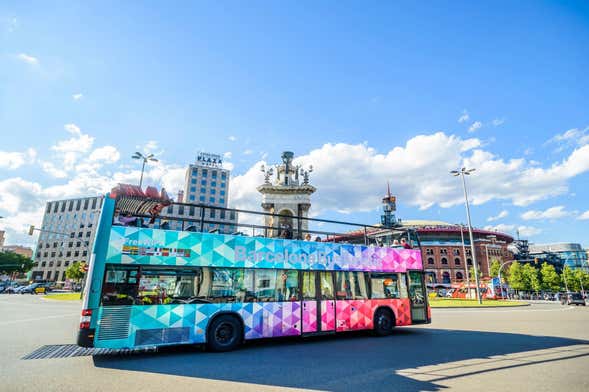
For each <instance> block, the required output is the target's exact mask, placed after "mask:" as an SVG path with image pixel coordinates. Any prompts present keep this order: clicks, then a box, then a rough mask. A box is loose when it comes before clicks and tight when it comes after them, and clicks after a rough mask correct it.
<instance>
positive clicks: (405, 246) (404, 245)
mask: <svg viewBox="0 0 589 392" xmlns="http://www.w3.org/2000/svg"><path fill="white" fill-rule="evenodd" d="M401 245H402V246H403V248H405V249H412V248H413V247H412V246H411V244H409V243H408V242H407V240H406V239H405V238H401Z"/></svg>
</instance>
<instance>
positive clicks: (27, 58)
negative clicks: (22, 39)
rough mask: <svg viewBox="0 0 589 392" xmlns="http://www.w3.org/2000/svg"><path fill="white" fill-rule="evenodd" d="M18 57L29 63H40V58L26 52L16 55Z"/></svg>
mask: <svg viewBox="0 0 589 392" xmlns="http://www.w3.org/2000/svg"><path fill="white" fill-rule="evenodd" d="M16 58H17V59H19V60H20V61H22V62H25V63H27V64H29V65H39V59H37V58H36V57H34V56H31V55H28V54H26V53H19V54H17V55H16Z"/></svg>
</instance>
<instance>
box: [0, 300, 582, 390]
mask: <svg viewBox="0 0 589 392" xmlns="http://www.w3.org/2000/svg"><path fill="white" fill-rule="evenodd" d="M78 318H79V305H78V304H75V303H71V302H57V301H48V300H42V299H41V297H40V296H29V295H24V296H20V295H14V296H7V295H0V391H11V392H12V391H166V392H177V391H184V390H190V391H224V392H227V391H233V390H236V391H268V390H283V389H286V388H294V389H307V390H330V391H348V390H349V391H376V390H383V391H384V390H386V391H439V390H445V389H450V390H470V391H478V390H480V391H526V390H529V391H556V390H562V391H567V392H568V391H589V374H588V372H589V306H588V307H586V308H585V307H566V306H561V305H559V304H534V305H532V306H529V307H525V308H510V309H482V310H469V309H447V310H446V309H436V310H434V311H433V319H434V323H433V324H431V325H428V326H420V327H411V328H398V329H397V330H396V334H395V335H394V336H390V337H385V338H376V337H372V336H370V335H369V334H366V333H357V334H352V335H344V336H341V337H327V338H313V339H305V340H301V339H294V340H293V339H286V340H279V341H264V342H256V343H250V344H247V345H246V346H245V347H243V348H241V349H240V350H237V351H234V352H230V353H223V354H215V353H207V352H202V351H200V350H198V349H194V348H186V347H185V348H175V349H168V350H166V351H164V352H158V353H150V354H140V355H127V356H95V357H91V356H86V357H74V358H58V359H37V360H23V359H21V358H22V357H23V356H25V355H27V354H29V353H30V352H32V351H34V350H35V349H37V348H39V347H40V346H43V345H50V344H70V343H73V342H74V337H75V332H76V326H77V322H78Z"/></svg>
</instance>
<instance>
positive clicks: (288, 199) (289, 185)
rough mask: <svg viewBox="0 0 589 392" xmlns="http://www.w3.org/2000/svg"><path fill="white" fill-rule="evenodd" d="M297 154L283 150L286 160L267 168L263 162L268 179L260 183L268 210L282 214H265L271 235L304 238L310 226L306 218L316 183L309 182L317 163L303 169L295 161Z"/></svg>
mask: <svg viewBox="0 0 589 392" xmlns="http://www.w3.org/2000/svg"><path fill="white" fill-rule="evenodd" d="M293 157H294V154H293V153H292V152H290V151H285V152H283V153H282V164H280V165H276V166H274V167H270V168H266V167H264V166H262V172H263V173H264V183H263V184H262V185H260V186H258V188H257V189H258V192H260V193H261V194H262V208H263V209H264V212H269V213H271V214H278V215H281V216H280V217H272V216H265V217H264V225H265V226H268V227H272V229H269V231H268V232H267V233H266V235H267V236H268V237H285V238H295V239H296V238H298V239H304V236H305V233H306V231H307V230H308V228H309V224H308V221H307V220H306V219H298V218H306V217H307V215H308V212H309V208H310V207H311V194H313V192H315V190H316V189H315V187H314V186H312V185H310V184H309V173H311V172H312V171H313V167H312V166H310V167H309V168H308V169H306V170H305V169H303V168H302V167H301V166H300V165H297V166H295V165H294V164H293V162H292V160H293Z"/></svg>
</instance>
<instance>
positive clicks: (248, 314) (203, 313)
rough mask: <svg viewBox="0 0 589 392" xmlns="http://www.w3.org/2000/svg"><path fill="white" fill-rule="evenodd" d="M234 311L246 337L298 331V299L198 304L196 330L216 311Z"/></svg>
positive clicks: (281, 334)
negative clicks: (238, 317) (241, 321)
mask: <svg viewBox="0 0 589 392" xmlns="http://www.w3.org/2000/svg"><path fill="white" fill-rule="evenodd" d="M223 311H227V312H235V313H237V314H239V315H240V316H241V318H242V319H243V324H244V327H245V331H244V333H245V338H246V339H259V338H271V337H277V336H293V335H300V334H301V305H300V303H299V302H268V303H263V302H253V303H245V304H244V303H233V304H202V305H197V310H196V330H197V331H202V332H199V333H202V335H201V339H202V341H204V333H205V331H206V328H207V323H208V321H209V320H210V318H211V317H212V316H214V315H215V314H216V313H218V312H223Z"/></svg>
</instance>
